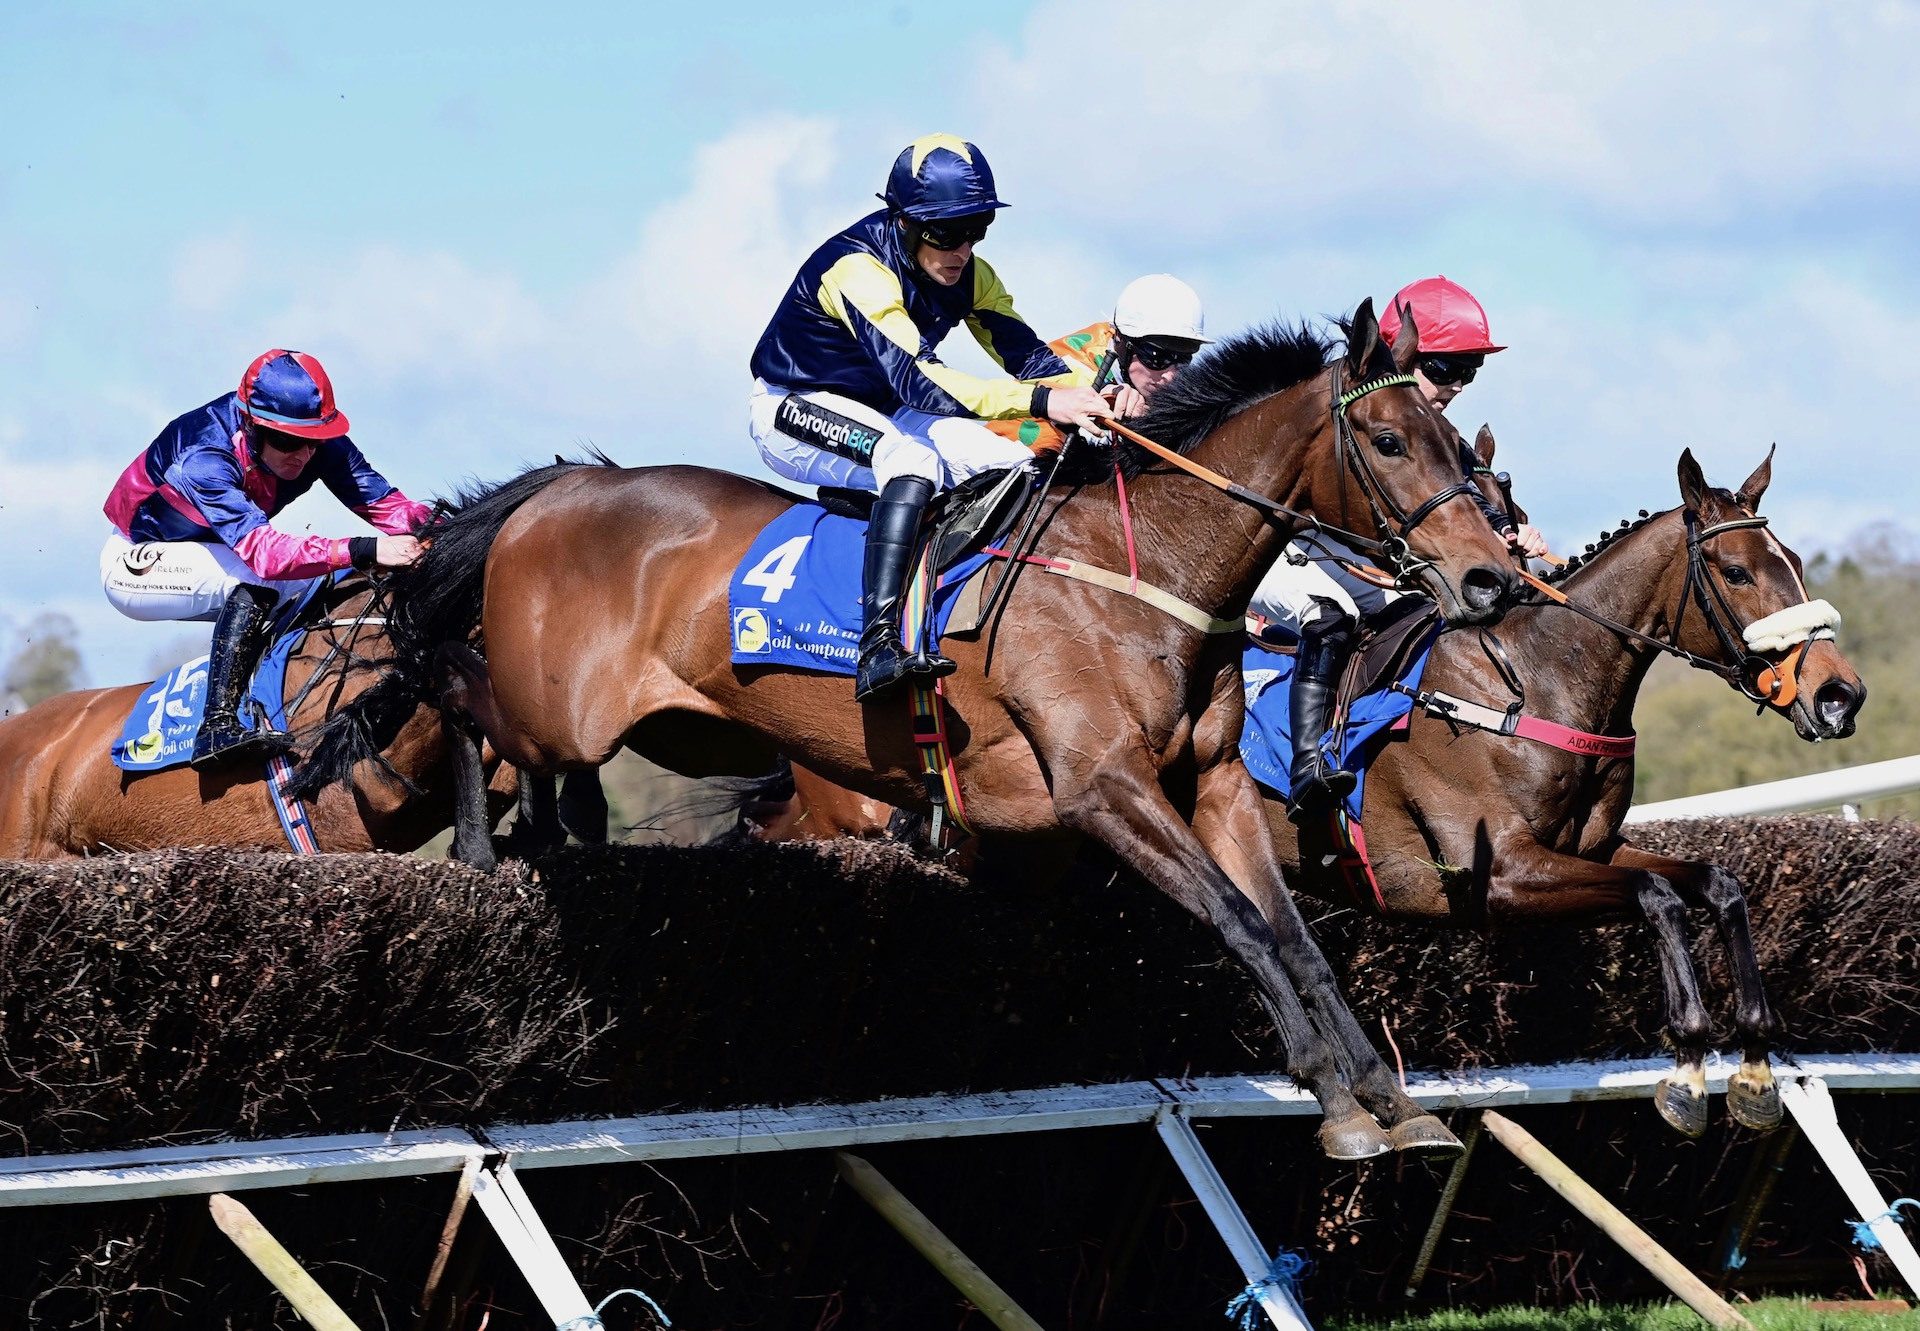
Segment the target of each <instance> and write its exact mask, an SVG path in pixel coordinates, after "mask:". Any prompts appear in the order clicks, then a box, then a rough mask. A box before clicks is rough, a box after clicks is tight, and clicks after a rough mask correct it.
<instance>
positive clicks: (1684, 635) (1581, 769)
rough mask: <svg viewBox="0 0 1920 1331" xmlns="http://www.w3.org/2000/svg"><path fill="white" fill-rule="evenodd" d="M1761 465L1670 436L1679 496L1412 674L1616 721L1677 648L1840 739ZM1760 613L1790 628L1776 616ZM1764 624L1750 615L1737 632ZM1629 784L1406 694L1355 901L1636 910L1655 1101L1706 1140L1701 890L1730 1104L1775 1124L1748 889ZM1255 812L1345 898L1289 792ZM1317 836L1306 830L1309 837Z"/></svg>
mask: <svg viewBox="0 0 1920 1331" xmlns="http://www.w3.org/2000/svg"><path fill="white" fill-rule="evenodd" d="M1772 474H1773V455H1772V453H1771V452H1769V453H1768V455H1767V458H1766V460H1765V461H1764V462H1762V463H1761V464H1760V466H1759V467H1758V468H1757V469H1755V471H1754V472H1753V474H1752V475H1751V476H1749V477H1748V478H1747V479H1746V481H1745V482H1744V483H1743V484H1742V485H1741V486H1740V488H1739V490H1737V491H1735V492H1733V493H1731V494H1729V493H1728V492H1727V491H1725V490H1720V489H1712V488H1710V487H1709V486H1708V485H1707V483H1706V480H1705V478H1704V477H1703V476H1702V474H1701V470H1700V467H1699V464H1698V463H1696V462H1695V461H1694V458H1693V454H1692V453H1691V451H1689V452H1686V453H1683V454H1682V455H1681V458H1680V464H1679V477H1680V496H1681V501H1682V503H1681V506H1680V507H1679V508H1674V509H1669V510H1667V511H1666V512H1662V513H1656V514H1654V515H1652V516H1651V517H1649V516H1647V515H1646V514H1645V512H1644V511H1643V512H1642V516H1641V517H1640V518H1639V519H1638V520H1636V521H1632V522H1629V523H1623V524H1622V526H1621V528H1620V529H1619V530H1617V531H1615V532H1613V533H1610V534H1609V535H1607V536H1605V537H1603V538H1602V539H1601V541H1600V543H1599V545H1598V547H1597V548H1594V547H1590V548H1593V549H1595V550H1596V552H1595V553H1593V554H1592V555H1591V556H1590V557H1588V558H1586V559H1585V560H1576V561H1574V562H1573V563H1572V564H1570V565H1569V567H1568V568H1567V569H1566V570H1563V571H1562V572H1561V573H1560V574H1558V575H1556V577H1555V579H1554V582H1553V586H1552V588H1551V590H1553V591H1554V592H1557V593H1558V595H1560V596H1564V597H1565V598H1566V603H1565V604H1562V603H1560V602H1559V601H1557V600H1551V599H1550V600H1546V601H1541V602H1537V603H1529V604H1527V605H1524V606H1521V607H1518V608H1516V609H1514V610H1512V611H1510V612H1509V613H1508V614H1507V616H1506V618H1505V620H1504V621H1503V622H1502V623H1501V625H1500V628H1499V631H1498V634H1497V639H1498V641H1497V642H1491V641H1490V639H1491V638H1492V637H1493V636H1494V635H1491V634H1488V635H1482V634H1478V633H1443V634H1442V635H1441V636H1440V638H1439V639H1438V641H1437V643H1436V644H1435V646H1434V649H1433V654H1432V656H1431V658H1430V659H1429V661H1428V663H1427V668H1426V671H1425V673H1424V675H1423V677H1422V679H1421V681H1420V686H1419V687H1420V690H1421V691H1422V692H1431V693H1439V694H1445V695H1448V696H1449V697H1451V698H1463V699H1466V700H1469V701H1471V702H1474V703H1480V704H1484V705H1489V706H1491V707H1492V708H1493V710H1494V712H1495V713H1502V712H1505V711H1506V710H1507V708H1508V707H1509V705H1510V704H1511V705H1517V706H1518V707H1519V708H1520V709H1522V711H1523V713H1524V715H1526V716H1529V717H1538V718H1543V719H1546V720H1549V721H1551V722H1554V723H1557V724H1558V725H1560V726H1564V727H1569V728H1571V729H1572V730H1574V731H1578V732H1586V733H1587V734H1588V735H1600V736H1617V737H1625V736H1629V735H1631V734H1632V733H1633V731H1632V718H1633V705H1634V700H1635V698H1636V696H1637V695H1638V694H1639V691H1640V685H1641V683H1642V681H1644V680H1645V678H1646V674H1647V670H1648V669H1649V667H1650V666H1651V665H1652V664H1653V662H1654V660H1655V659H1656V658H1657V657H1659V656H1660V655H1662V654H1663V653H1670V654H1674V655H1679V656H1682V657H1683V658H1685V659H1687V660H1688V661H1689V662H1690V663H1691V664H1693V665H1695V666H1697V667H1700V668H1703V669H1707V670H1711V671H1713V672H1714V673H1716V674H1720V675H1722V676H1724V677H1725V678H1726V679H1727V680H1728V681H1729V682H1730V683H1731V684H1733V685H1734V687H1735V688H1737V689H1739V690H1740V691H1741V692H1743V693H1744V694H1745V695H1746V696H1747V697H1748V698H1749V700H1750V701H1753V702H1755V703H1757V704H1759V705H1760V706H1761V707H1762V709H1763V710H1766V709H1771V710H1772V711H1774V712H1776V713H1778V714H1780V715H1782V716H1785V717H1788V718H1790V719H1791V720H1792V722H1793V725H1794V728H1795V730H1796V731H1797V732H1798V733H1799V735H1800V737H1801V738H1802V739H1805V740H1810V741H1819V740H1823V739H1839V738H1844V737H1845V736H1847V735H1851V734H1852V733H1853V730H1854V722H1855V717H1856V716H1857V715H1858V713H1859V711H1860V707H1861V704H1862V703H1863V702H1865V700H1866V688H1865V686H1864V685H1863V684H1862V683H1861V681H1860V677H1859V676H1858V675H1857V674H1856V673H1855V672H1854V669H1853V667H1852V666H1851V665H1850V664H1849V663H1848V661H1847V659H1846V658H1845V657H1844V656H1843V655H1841V653H1840V651H1839V649H1838V648H1837V647H1836V646H1835V645H1834V643H1833V641H1832V640H1831V633H1830V630H1828V629H1827V628H1826V625H1827V623H1828V618H1827V617H1826V616H1825V615H1824V611H1825V610H1826V607H1825V603H1824V602H1814V603H1809V602H1808V600H1807V588H1806V583H1805V582H1804V580H1803V578H1802V572H1801V563H1800V558H1799V556H1797V555H1796V554H1794V553H1793V551H1791V550H1789V549H1788V548H1787V547H1786V546H1785V545H1783V544H1782V543H1781V542H1780V541H1779V540H1778V539H1777V538H1776V537H1774V536H1773V535H1772V533H1770V532H1769V531H1767V530H1766V520H1765V519H1764V518H1761V517H1759V516H1758V513H1757V509H1758V507H1759V503H1760V497H1761V495H1762V494H1763V493H1764V492H1765V491H1766V488H1767V484H1768V482H1769V481H1770V480H1771V478H1772ZM1763 620H1764V621H1768V624H1762V623H1761V621H1763ZM1769 624H1771V625H1779V626H1781V628H1780V630H1777V631H1775V632H1768V631H1767V630H1768V625H1769ZM1755 626H1758V627H1759V628H1760V629H1761V630H1762V631H1761V633H1759V634H1749V633H1748V630H1749V629H1751V628H1753V627H1755ZM1822 631H1824V632H1825V636H1820V634H1821V632H1822ZM1810 633H1811V634H1812V636H1811V637H1809V636H1808V635H1809V634H1810ZM1796 638H1797V639H1798V641H1797V642H1796V641H1794V640H1795V639H1796ZM1575 742H1576V743H1578V741H1575ZM1632 796H1633V759H1632V757H1631V756H1630V754H1629V755H1627V756H1596V755H1594V754H1591V753H1581V752H1573V751H1568V750H1566V749H1562V748H1557V747H1550V746H1549V745H1548V744H1544V743H1535V742H1532V741H1530V740H1528V739H1524V738H1518V737H1510V736H1505V735H1497V734H1493V733H1490V732H1488V731H1485V730H1478V729H1469V728H1466V727H1464V726H1461V725H1459V724H1458V723H1457V722H1456V723H1449V721H1448V720H1446V719H1443V718H1441V717H1439V716H1437V715H1433V714H1429V713H1426V712H1422V711H1420V710H1419V709H1416V712H1415V715H1414V716H1413V717H1412V718H1411V721H1410V723H1409V726H1408V729H1407V731H1406V734H1405V742H1394V743H1389V744H1387V745H1386V746H1385V747H1384V748H1383V749H1382V750H1381V751H1380V753H1379V755H1378V757H1377V758H1376V759H1375V760H1374V762H1373V763H1372V765H1371V766H1370V768H1369V770H1368V775H1367V789H1366V806H1365V809H1364V810H1363V816H1364V825H1365V833H1364V835H1365V849H1366V854H1367V856H1368V858H1369V859H1370V860H1371V863H1372V866H1373V878H1374V881H1375V882H1377V884H1378V891H1377V895H1374V894H1373V893H1372V892H1371V891H1370V890H1369V889H1367V888H1366V887H1364V886H1363V887H1361V888H1359V889H1357V891H1358V893H1359V895H1360V896H1362V898H1365V897H1368V896H1371V897H1372V899H1371V900H1365V899H1363V900H1362V901H1361V905H1362V908H1363V909H1372V910H1375V911H1377V912H1378V913H1381V914H1383V915H1386V916H1389V917H1392V918H1396V919H1409V920H1424V921H1429V922H1435V923H1444V924H1451V925H1479V924H1485V923H1489V922H1508V921H1519V920H1547V919H1553V920H1567V921H1576V920H1606V919H1619V918H1632V917H1636V916H1637V917H1640V918H1644V919H1645V920H1646V921H1647V923H1648V924H1649V926H1651V928H1652V932H1653V936H1654V939H1655V942H1656V946H1657V948H1658V952H1659V958H1660V973H1661V978H1662V980H1663V982H1664V985H1665V990H1666V1009H1667V1010H1666V1018H1667V1031H1668V1035H1669V1038H1670V1039H1671V1041H1672V1044H1673V1047H1674V1050H1675V1068H1674V1073H1673V1074H1672V1075H1671V1076H1669V1077H1667V1078H1665V1079H1663V1080H1662V1081H1661V1083H1660V1086H1659V1088H1658V1090H1657V1092H1656V1096H1655V1101H1654V1103H1655V1105H1656V1107H1657V1108H1658V1109H1659V1112H1660V1114H1661V1116H1662V1117H1664V1118H1665V1119H1666V1120H1667V1121H1668V1122H1669V1123H1671V1124H1672V1125H1673V1126H1674V1127H1675V1128H1677V1129H1678V1130H1679V1131H1681V1132H1683V1133H1685V1134H1687V1135H1688V1136H1699V1135H1700V1134H1701V1133H1702V1132H1704V1131H1705V1130H1706V1122H1707V1098H1706V1074H1705V1070H1704V1067H1703V1059H1704V1058H1705V1054H1706V1046H1707V1041H1708V1039H1709V1037H1710V1033H1711V1031H1710V1023H1709V1020H1708V1016H1707V1011H1706V1007H1705V1005H1704V1003H1703V1002H1702V1000H1701V996H1700V986H1699V983H1698V980H1697V978H1696V976H1695V974H1694V967H1693V959H1692V954H1691V953H1690V951H1689V949H1688V940H1687V919H1686V911H1687V907H1689V906H1705V907H1706V908H1707V909H1708V910H1709V912H1710V913H1711V914H1712V917H1713V921H1714V924H1715V926H1716V927H1717V928H1718V931H1719V935H1720V940H1721V943H1722V945H1723V946H1724V947H1725V948H1726V950H1727V954H1728V957H1729V960H1730V967H1729V969H1730V972H1731V977H1732V984H1733V990H1734V1027H1735V1032H1736V1035H1737V1038H1738V1040H1739V1043H1740V1047H1741V1066H1740V1070H1739V1071H1738V1072H1737V1073H1735V1074H1734V1075H1733V1076H1732V1077H1731V1078H1730V1079H1729V1081H1728V1086H1727V1102H1728V1108H1729V1110H1730V1111H1731V1113H1732V1115H1733V1117H1734V1118H1735V1120H1736V1121H1738V1122H1740V1123H1742V1124H1744V1125H1746V1126H1748V1127H1754V1128H1762V1129H1765V1128H1771V1127H1774V1126H1776V1125H1777V1124H1778V1123H1779V1121H1780V1097H1779V1092H1778V1090H1777V1089H1776V1088H1775V1085H1774V1080H1773V1070H1772V1068H1771V1067H1770V1066H1769V1064H1768V1054H1769V1051H1770V1050H1771V1048H1772V1046H1773V1044H1774V1043H1775V1042H1776V1040H1777V1039H1778V1036H1779V1031H1778V1026H1777V1023H1776V1021H1775V1018H1774V1015H1773V1012H1772V1009H1771V1008H1770V1007H1769V1006H1768V1003H1767V995H1766V989H1765V986H1764V984H1763V983H1762V981H1761V976H1760V966H1759V962H1758V960H1757V959H1756V957H1755V955H1754V948H1753V939H1752V935H1751V932H1750V929H1749V926H1748V918H1747V903H1746V896H1745V893H1744V891H1743V890H1742V888H1741V885H1740V882H1739V880H1738V879H1736V878H1735V877H1734V876H1733V875H1732V874H1731V873H1729V872H1727V870H1725V869H1723V868H1721V867H1719V866H1718V865H1714V864H1706V863H1701V862H1698V861H1693V860H1677V859H1673V858H1671V857H1668V856H1665V855H1657V854H1654V853H1652V852H1650V851H1646V850H1642V849H1640V848H1639V847H1637V846H1635V845H1634V844H1633V843H1632V842H1631V841H1630V840H1628V839H1627V837H1626V836H1625V835H1623V834H1622V831H1621V821H1622V819H1623V818H1624V817H1625V816H1626V812H1627V806H1628V805H1629V804H1630V803H1631V801H1632ZM1267 814H1268V817H1267V821H1268V826H1269V827H1270V828H1271V830H1272V835H1273V840H1274V843H1275V845H1276V846H1277V847H1278V848H1279V852H1280V856H1281V859H1282V862H1283V863H1284V864H1285V865H1286V866H1287V871H1288V881H1289V883H1291V884H1292V885H1293V886H1294V887H1295V888H1296V889H1298V890H1301V891H1306V892H1309V893H1310V894H1312V895H1314V896H1318V897H1324V898H1327V899H1330V900H1338V899H1339V898H1340V896H1341V892H1340V888H1339V886H1338V883H1339V879H1338V877H1337V876H1335V875H1331V874H1327V873H1322V872H1320V871H1318V869H1317V868H1316V869H1312V870H1307V869H1304V868H1303V863H1302V861H1303V856H1302V848H1301V837H1300V836H1299V834H1298V833H1299V829H1296V828H1295V827H1294V825H1293V824H1292V823H1290V822H1289V821H1288V820H1287V817H1286V811H1285V805H1284V802H1283V801H1280V800H1279V799H1277V798H1276V799H1274V800H1271V801H1269V802H1268V804H1267ZM1318 839H1319V838H1316V837H1314V836H1309V837H1307V838H1306V840H1307V841H1308V843H1309V845H1310V847H1311V846H1312V844H1313V843H1314V842H1315V841H1316V840H1318ZM1305 858H1307V859H1317V858H1318V855H1317V854H1311V853H1310V854H1309V855H1308V856H1307V857H1305Z"/></svg>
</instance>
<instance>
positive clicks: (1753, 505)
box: [1733, 444, 1779, 513]
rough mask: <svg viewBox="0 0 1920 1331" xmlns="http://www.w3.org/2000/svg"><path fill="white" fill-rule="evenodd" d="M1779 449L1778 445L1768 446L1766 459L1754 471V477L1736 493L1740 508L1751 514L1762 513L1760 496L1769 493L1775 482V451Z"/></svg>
mask: <svg viewBox="0 0 1920 1331" xmlns="http://www.w3.org/2000/svg"><path fill="white" fill-rule="evenodd" d="M1778 447H1779V445H1778V444H1770V445H1768V446H1767V455H1766V457H1764V458H1762V459H1761V460H1760V465H1759V466H1757V467H1755V468H1754V469H1753V475H1751V476H1749V477H1747V479H1746V480H1744V481H1742V482H1741V483H1740V488H1739V490H1737V491H1735V492H1734V496H1733V497H1734V498H1735V499H1738V500H1739V501H1740V506H1741V507H1742V508H1744V509H1746V510H1747V512H1749V513H1758V512H1759V511H1760V496H1761V495H1763V494H1765V493H1766V492H1767V486H1768V485H1769V484H1770V483H1771V482H1772V481H1773V450H1774V449H1776V448H1778Z"/></svg>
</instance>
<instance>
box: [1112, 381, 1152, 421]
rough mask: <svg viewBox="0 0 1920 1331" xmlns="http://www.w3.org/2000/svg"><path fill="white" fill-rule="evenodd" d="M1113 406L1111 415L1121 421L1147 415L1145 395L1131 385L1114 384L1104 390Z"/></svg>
mask: <svg viewBox="0 0 1920 1331" xmlns="http://www.w3.org/2000/svg"><path fill="white" fill-rule="evenodd" d="M1105 392H1106V393H1107V401H1109V402H1111V403H1112V404H1113V414H1114V415H1115V416H1118V417H1119V418H1120V419H1121V420H1123V421H1130V420H1132V419H1133V418H1134V417H1135V416H1144V415H1146V414H1147V395H1146V394H1145V393H1142V392H1141V391H1140V390H1139V389H1137V388H1135V387H1134V386H1133V385H1132V384H1114V385H1113V386H1111V387H1110V388H1107V389H1106V390H1105Z"/></svg>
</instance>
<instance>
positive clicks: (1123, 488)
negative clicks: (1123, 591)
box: [1113, 455, 1140, 596]
mask: <svg viewBox="0 0 1920 1331" xmlns="http://www.w3.org/2000/svg"><path fill="white" fill-rule="evenodd" d="M1113 488H1114V490H1115V491H1116V493H1117V494H1118V495H1119V498H1120V530H1121V531H1123V532H1125V533H1126V534H1127V594H1128V595H1129V596H1138V595H1139V594H1140V561H1139V560H1138V559H1137V558H1135V557H1134V553H1133V509H1132V507H1131V506H1130V505H1128V503H1127V478H1126V477H1125V476H1123V475H1122V474H1121V473H1120V458H1119V456H1118V455H1115V457H1114V459H1113Z"/></svg>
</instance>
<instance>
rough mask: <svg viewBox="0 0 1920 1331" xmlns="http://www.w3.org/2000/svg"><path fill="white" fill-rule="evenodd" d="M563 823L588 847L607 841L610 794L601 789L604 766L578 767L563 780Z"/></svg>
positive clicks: (561, 803) (561, 783) (560, 809)
mask: <svg viewBox="0 0 1920 1331" xmlns="http://www.w3.org/2000/svg"><path fill="white" fill-rule="evenodd" d="M558 812H559V817H560V826H561V827H563V828H565V829H566V830H567V831H569V832H571V833H573V835H574V837H575V839H577V840H578V841H579V842H580V843H581V844H583V845H588V846H604V845H605V844H606V843H607V793H606V791H604V790H602V789H601V788H600V769H599V768H597V767H585V768H578V769H576V770H574V771H571V772H568V773H567V774H566V776H565V777H564V778H563V779H562V780H561V782H560V807H559V810H558Z"/></svg>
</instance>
